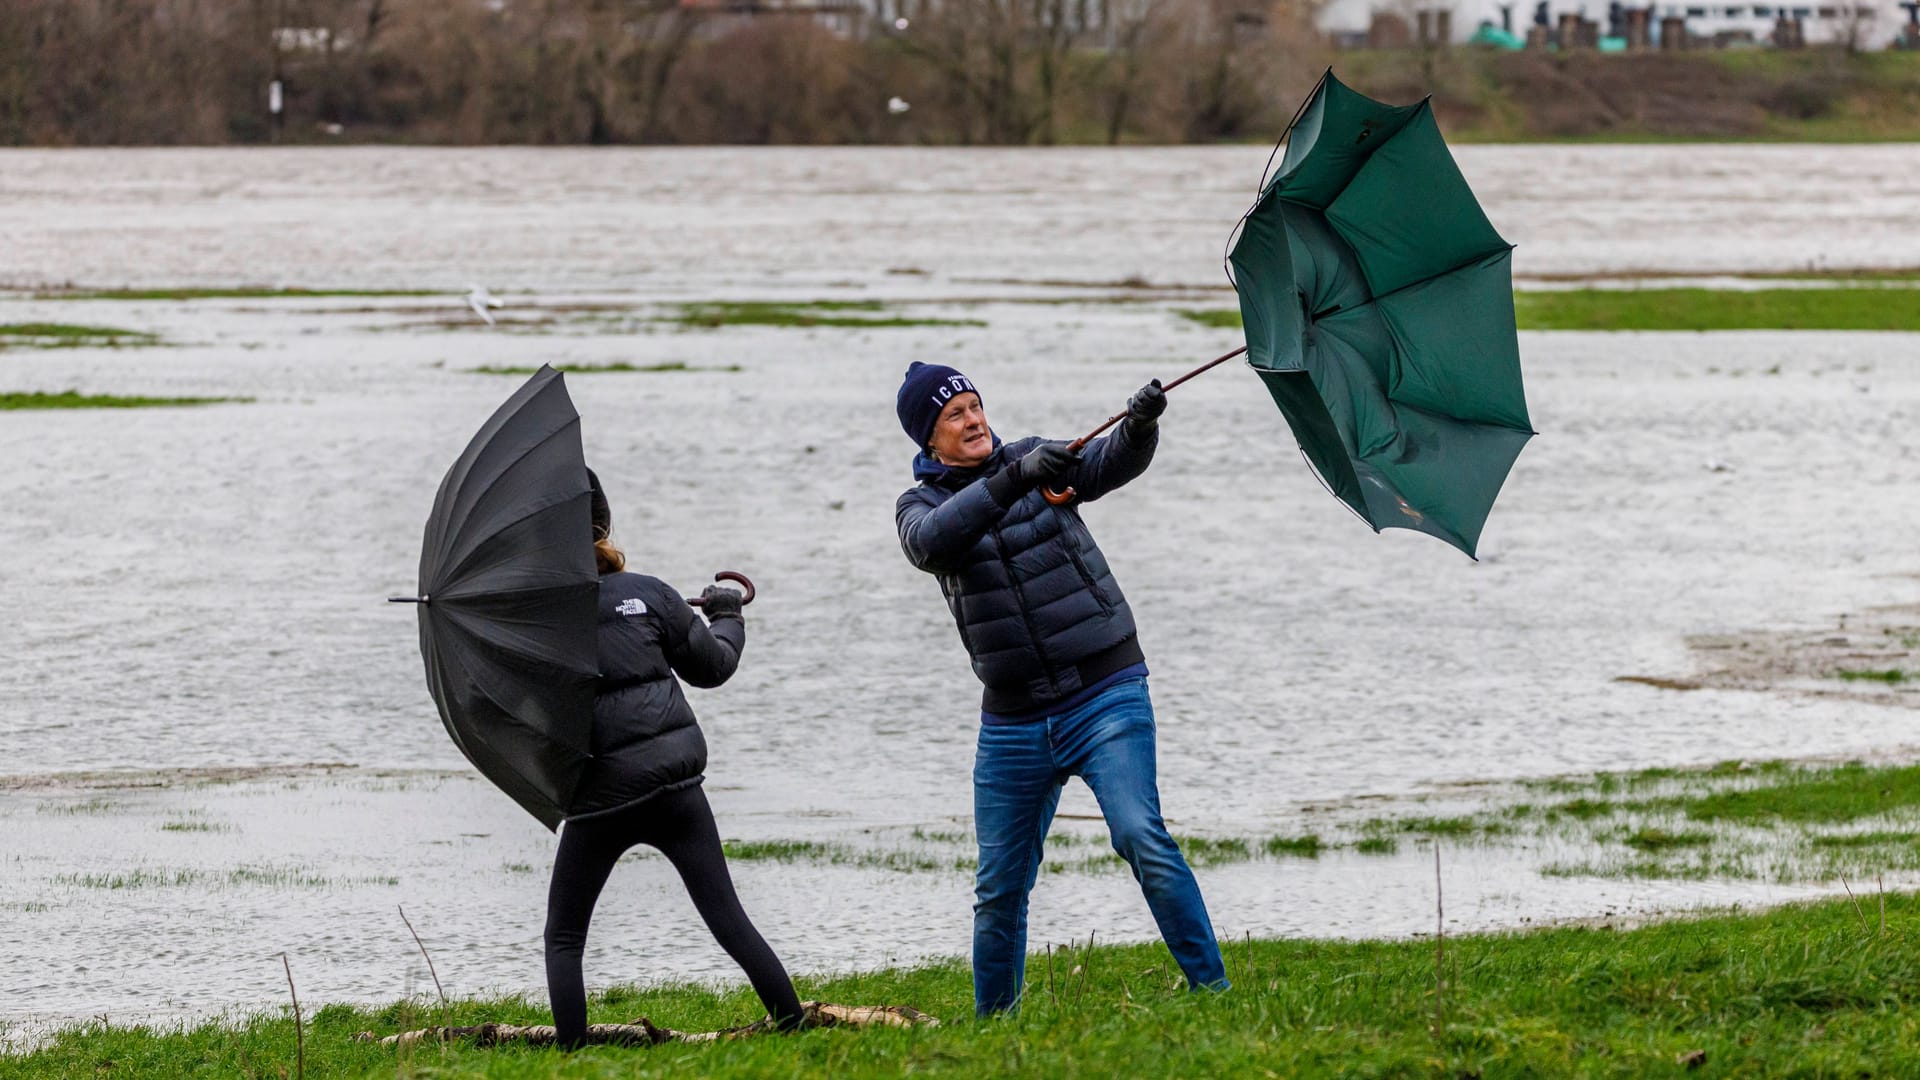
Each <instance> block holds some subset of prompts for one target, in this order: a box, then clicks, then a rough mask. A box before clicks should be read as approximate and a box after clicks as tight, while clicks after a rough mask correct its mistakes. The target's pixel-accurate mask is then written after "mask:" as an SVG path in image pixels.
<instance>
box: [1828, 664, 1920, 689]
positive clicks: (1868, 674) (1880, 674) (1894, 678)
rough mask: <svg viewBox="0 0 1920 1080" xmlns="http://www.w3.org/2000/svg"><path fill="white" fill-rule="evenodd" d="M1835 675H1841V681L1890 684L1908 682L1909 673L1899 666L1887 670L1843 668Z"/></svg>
mask: <svg viewBox="0 0 1920 1080" xmlns="http://www.w3.org/2000/svg"><path fill="white" fill-rule="evenodd" d="M1834 675H1836V676H1837V677H1839V679H1840V681H1841V682H1883V683H1886V684H1887V685H1889V686H1893V685H1896V684H1898V683H1903V682H1906V681H1907V679H1908V675H1907V673H1906V672H1904V671H1901V670H1900V669H1899V668H1888V669H1886V670H1885V671H1844V670H1842V671H1836V672H1834Z"/></svg>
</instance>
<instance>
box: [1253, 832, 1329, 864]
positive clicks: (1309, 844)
mask: <svg viewBox="0 0 1920 1080" xmlns="http://www.w3.org/2000/svg"><path fill="white" fill-rule="evenodd" d="M1326 846H1327V845H1326V844H1325V843H1323V842H1322V841H1321V839H1320V837H1318V836H1316V835H1314V834H1313V833H1308V834H1307V835H1305V836H1275V837H1272V838H1270V839H1269V840H1268V841H1267V842H1266V844H1265V845H1264V847H1265V849H1266V852H1267V854H1269V855H1272V856H1275V857H1276V858H1278V857H1283V856H1293V857H1295V858H1300V859H1317V858H1319V857H1320V852H1321V851H1323V850H1325V848H1326Z"/></svg>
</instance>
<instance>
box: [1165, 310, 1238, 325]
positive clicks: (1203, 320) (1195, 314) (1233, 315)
mask: <svg viewBox="0 0 1920 1080" xmlns="http://www.w3.org/2000/svg"><path fill="white" fill-rule="evenodd" d="M1175 313H1176V314H1178V315H1179V316H1180V317H1181V318H1183V319H1186V320H1187V321H1188V322H1196V323H1199V324H1200V325H1201V326H1205V327H1208V328H1210V329H1214V330H1238V329H1240V328H1241V327H1242V326H1244V325H1245V323H1244V322H1243V321H1242V320H1241V318H1240V309H1239V308H1176V309H1175Z"/></svg>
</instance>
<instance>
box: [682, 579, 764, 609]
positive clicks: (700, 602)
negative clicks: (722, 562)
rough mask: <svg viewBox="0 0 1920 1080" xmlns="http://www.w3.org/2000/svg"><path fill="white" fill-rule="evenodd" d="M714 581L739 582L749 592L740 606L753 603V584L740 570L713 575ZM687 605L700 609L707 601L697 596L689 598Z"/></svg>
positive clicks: (741, 599) (742, 599)
mask: <svg viewBox="0 0 1920 1080" xmlns="http://www.w3.org/2000/svg"><path fill="white" fill-rule="evenodd" d="M713 580H715V581H735V582H739V583H740V585H741V587H743V588H745V589H746V590H747V595H745V596H743V597H741V598H740V606H741V607H746V606H747V605H748V604H751V603H753V582H751V581H748V580H747V575H745V574H742V573H740V572H739V571H738V570H722V571H720V572H719V573H717V574H715V575H713ZM687 603H689V604H692V605H693V606H694V607H700V606H701V605H703V604H705V603H706V601H705V600H702V599H700V598H699V597H697V596H689V597H687Z"/></svg>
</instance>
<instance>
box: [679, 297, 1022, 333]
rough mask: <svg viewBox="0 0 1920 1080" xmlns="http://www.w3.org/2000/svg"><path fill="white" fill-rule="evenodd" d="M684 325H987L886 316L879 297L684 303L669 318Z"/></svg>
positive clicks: (960, 320)
mask: <svg viewBox="0 0 1920 1080" xmlns="http://www.w3.org/2000/svg"><path fill="white" fill-rule="evenodd" d="M667 321H669V322H674V323H678V324H680V325H681V326H684V327H689V328H698V329H709V330H712V329H719V328H720V327H725V326H785V327H811V326H828V327H851V328H858V329H873V328H892V327H902V326H985V325H987V324H986V323H985V322H983V321H982V320H979V319H924V318H906V317H903V316H898V315H887V314H886V309H885V307H884V306H883V305H882V304H881V303H880V302H879V301H877V300H812V301H806V302H800V303H769V302H762V301H745V302H706V303H697V304H682V305H680V308H679V314H678V315H675V316H673V317H672V318H670V319H668V320H667Z"/></svg>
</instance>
